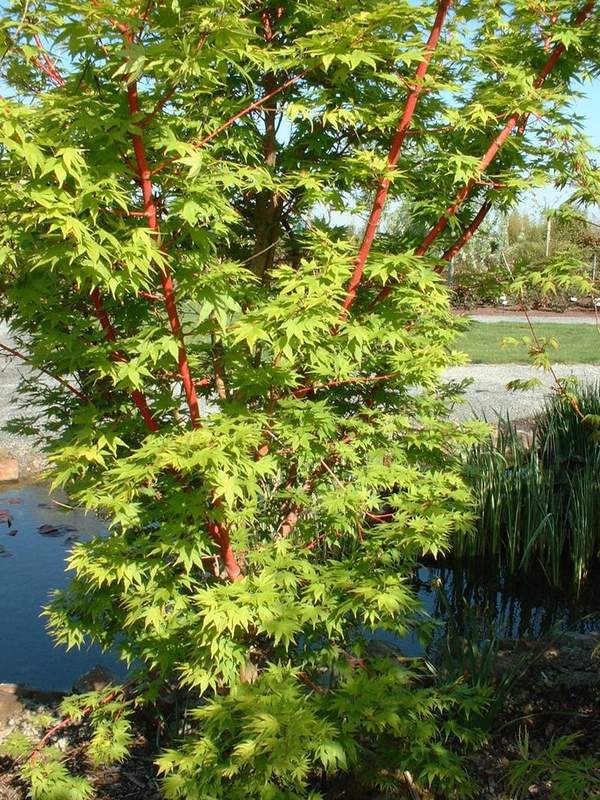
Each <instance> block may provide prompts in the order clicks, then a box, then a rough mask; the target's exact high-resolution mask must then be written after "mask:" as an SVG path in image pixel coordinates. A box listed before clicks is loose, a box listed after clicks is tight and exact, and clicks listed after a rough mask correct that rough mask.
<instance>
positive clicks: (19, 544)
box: [0, 484, 123, 690]
mask: <svg viewBox="0 0 600 800" xmlns="http://www.w3.org/2000/svg"><path fill="white" fill-rule="evenodd" d="M0 510H1V511H2V512H8V513H9V514H10V516H11V517H12V521H11V526H10V527H9V526H8V525H7V523H6V522H5V521H3V520H2V518H3V517H5V516H6V515H5V514H2V513H1V512H0V683H21V684H26V685H28V686H33V687H35V688H37V689H56V690H67V689H70V688H71V686H72V684H73V682H74V681H75V680H76V679H77V678H78V677H79V676H80V675H81V674H82V673H83V672H86V671H87V670H89V669H90V668H91V667H93V666H95V665H96V664H102V665H103V666H105V667H107V668H108V669H112V670H113V671H115V672H117V671H118V672H123V665H122V664H121V662H119V661H118V660H117V659H116V658H114V657H112V656H111V655H106V654H103V653H102V652H101V651H100V650H99V649H98V648H95V647H90V648H88V649H82V650H79V651H77V650H72V651H70V652H68V653H66V652H65V650H64V649H63V648H60V647H55V646H54V644H53V642H52V640H51V639H50V637H49V636H48V633H47V631H46V629H45V623H44V620H43V619H42V618H40V612H41V610H42V608H43V607H44V606H45V605H46V603H47V601H48V595H49V592H51V591H52V590H53V589H57V588H60V587H61V586H64V585H65V583H66V582H67V581H68V576H67V575H66V574H65V558H66V556H67V555H68V552H69V549H70V548H71V547H72V545H73V540H74V537H78V539H80V540H82V541H85V540H86V539H89V538H91V537H93V536H96V535H99V534H103V533H104V532H105V528H104V526H103V524H102V522H101V521H100V520H98V519H97V518H95V517H93V516H91V515H85V514H84V513H82V512H81V511H77V510H75V511H69V512H68V513H65V512H64V511H62V510H61V509H60V507H59V506H58V505H56V504H55V503H53V502H52V501H51V499H50V498H49V496H48V491H47V488H46V487H45V486H43V485H41V484H32V485H26V486H14V487H13V486H10V485H9V486H7V487H2V488H1V489H0ZM41 526H46V527H45V528H42V531H46V533H45V534H44V533H40V532H39V528H40V527H41Z"/></svg>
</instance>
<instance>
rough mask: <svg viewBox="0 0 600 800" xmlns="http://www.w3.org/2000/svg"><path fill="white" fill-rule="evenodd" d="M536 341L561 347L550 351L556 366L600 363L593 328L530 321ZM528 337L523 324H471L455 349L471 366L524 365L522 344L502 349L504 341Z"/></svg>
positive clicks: (597, 335) (597, 336)
mask: <svg viewBox="0 0 600 800" xmlns="http://www.w3.org/2000/svg"><path fill="white" fill-rule="evenodd" d="M533 326H534V329H535V332H536V334H537V336H538V337H539V338H544V337H546V338H549V337H551V338H553V339H556V340H557V342H558V343H559V345H560V347H559V349H558V350H550V351H549V352H550V357H551V359H552V361H553V362H554V363H557V364H600V332H599V331H598V330H597V328H596V326H595V325H569V324H565V325H562V324H558V325H557V324H552V323H551V322H540V323H538V322H536V321H535V320H534V321H533ZM522 336H529V337H531V331H530V329H529V326H528V325H527V324H526V323H520V322H493V323H487V322H472V323H471V327H470V328H469V330H467V331H466V332H465V333H464V334H462V335H461V336H460V338H459V339H457V340H456V343H455V348H456V349H457V350H462V351H463V352H465V353H467V354H468V355H469V356H470V358H471V361H472V362H473V363H474V364H527V363H529V358H528V354H527V347H526V346H525V345H518V346H514V345H510V346H508V347H503V346H502V341H503V339H505V338H507V337H512V338H515V339H519V338H521V337H522Z"/></svg>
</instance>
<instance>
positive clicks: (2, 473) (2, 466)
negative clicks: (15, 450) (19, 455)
mask: <svg viewBox="0 0 600 800" xmlns="http://www.w3.org/2000/svg"><path fill="white" fill-rule="evenodd" d="M18 480H19V462H18V461H17V459H16V458H11V457H10V456H8V457H0V482H2V481H18Z"/></svg>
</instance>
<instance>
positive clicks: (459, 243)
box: [436, 199, 492, 272]
mask: <svg viewBox="0 0 600 800" xmlns="http://www.w3.org/2000/svg"><path fill="white" fill-rule="evenodd" d="M491 208H492V201H491V200H489V199H488V200H486V201H485V203H483V205H482V206H481V208H480V209H479V211H478V212H477V214H476V215H475V217H474V218H473V221H472V222H471V224H470V225H467V227H466V228H465V229H464V231H463V232H462V233H461V235H460V236H459V237H458V239H457V240H456V241H455V242H454V244H453V245H452V246H451V247H449V248H448V249H447V250H446V252H445V253H444V255H443V256H442V261H448V262H450V261H452V259H453V258H454V256H455V255H456V254H457V253H459V252H460V251H461V250H462V249H463V247H464V246H465V245H466V243H467V242H469V241H470V240H471V239H472V238H473V236H474V235H475V233H476V232H477V230H478V228H479V226H480V225H481V223H482V222H483V220H484V219H485V218H486V217H487V215H488V214H489V212H490V210H491ZM441 270H442V267H441V266H440V267H439V268H437V270H436V271H438V272H440V271H441Z"/></svg>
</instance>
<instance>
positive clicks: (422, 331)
mask: <svg viewBox="0 0 600 800" xmlns="http://www.w3.org/2000/svg"><path fill="white" fill-rule="evenodd" d="M2 29H3V33H4V36H5V39H6V42H7V45H6V52H5V54H4V57H3V61H2V71H3V80H4V83H5V91H4V96H3V99H2V101H1V105H0V109H1V110H0V121H1V126H2V132H1V133H2V139H1V144H0V159H1V164H2V173H1V175H0V181H1V199H0V237H1V241H0V248H1V250H0V252H1V253H2V267H1V283H2V301H1V303H2V313H3V315H4V316H5V317H6V318H7V319H9V320H10V323H11V327H12V331H13V333H14V335H15V337H16V339H17V345H16V347H17V348H18V350H19V352H21V353H22V354H23V355H25V356H26V357H27V358H28V359H30V361H31V363H32V364H33V365H34V366H35V367H36V368H37V369H38V370H39V372H40V373H41V377H40V378H39V379H36V380H30V381H26V382H25V384H24V386H23V392H24V393H25V396H26V398H27V399H26V403H27V405H28V406H29V407H30V408H31V409H33V410H34V412H33V420H34V421H33V422H29V423H27V424H29V425H31V424H33V425H34V426H35V425H37V427H38V430H39V433H40V436H42V437H45V438H46V439H47V440H48V441H49V446H50V453H51V460H52V465H53V466H52V473H53V477H54V483H55V485H56V486H62V487H64V488H66V489H67V491H68V492H69V493H70V494H71V496H72V497H73V498H74V499H75V500H76V501H77V502H78V503H80V504H82V505H83V506H85V507H86V508H88V509H91V510H93V511H96V512H98V513H101V514H103V515H105V517H106V518H107V520H109V521H110V535H109V536H108V537H106V538H99V539H95V540H93V541H91V542H89V543H85V544H84V543H81V544H78V545H76V546H75V548H74V549H73V552H72V555H71V557H70V566H71V568H72V569H73V570H74V578H73V580H72V581H71V583H70V585H69V587H68V589H66V590H65V591H63V592H60V593H58V594H57V596H56V597H55V599H54V602H53V604H52V606H51V608H50V610H49V619H50V626H51V629H52V631H53V633H54V635H55V637H56V638H57V640H58V641H59V642H62V643H64V644H66V645H69V646H73V645H80V644H81V643H82V642H83V641H84V639H88V640H89V639H91V640H93V641H95V642H98V643H100V644H101V645H102V646H104V647H106V648H109V647H114V646H115V645H116V646H118V648H119V649H120V651H121V653H122V654H123V657H124V658H125V659H126V660H128V661H129V662H130V663H135V664H136V668H137V669H138V670H139V671H140V674H141V676H142V677H141V678H140V682H139V686H140V692H141V693H142V697H145V698H146V699H147V700H148V701H149V702H150V701H151V700H152V699H153V698H155V697H156V696H157V695H158V694H159V693H160V691H161V687H163V686H164V685H165V684H167V683H169V684H170V685H171V686H172V687H173V686H175V687H176V688H177V690H178V691H180V692H184V691H185V692H187V693H188V695H189V696H188V701H187V702H188V703H189V706H190V708H192V710H191V712H190V715H189V719H188V722H187V723H186V725H187V727H186V731H187V735H186V737H185V739H184V740H183V741H182V742H181V743H179V744H177V743H175V744H173V745H172V747H171V749H169V750H168V751H166V752H165V753H164V754H163V755H162V756H161V758H160V760H159V766H160V770H161V772H162V774H163V778H164V779H163V791H164V794H165V797H167V798H190V799H191V800H193V798H198V800H200V798H207V797H215V798H217V797H222V798H225V797H226V798H229V799H233V800H234V799H235V798H250V797H256V798H259V797H260V798H301V797H307V796H309V795H310V796H311V797H314V798H316V797H318V796H320V795H319V794H318V792H317V791H316V788H315V787H316V786H317V782H315V781H316V779H317V777H319V780H321V781H322V782H323V781H325V780H326V778H327V776H332V775H334V774H336V773H340V772H349V773H354V777H353V778H352V780H353V781H355V782H360V783H361V784H364V785H365V786H367V785H377V786H379V787H382V788H386V789H393V788H394V787H395V786H397V785H399V784H401V783H402V781H403V780H404V778H403V774H404V771H405V770H410V771H411V772H412V774H413V775H414V776H415V779H416V780H418V781H421V782H423V783H429V784H435V785H443V786H445V787H446V790H447V791H448V792H450V791H451V790H452V789H453V787H455V786H460V785H461V782H462V781H464V776H463V775H462V773H461V771H460V768H459V766H458V762H457V759H456V757H455V756H454V755H453V753H452V752H451V748H450V746H449V744H448V742H449V740H450V739H452V738H454V739H455V738H456V737H458V738H459V739H461V740H462V741H463V742H464V743H467V744H468V743H469V742H470V741H472V740H474V739H475V738H476V733H475V732H474V731H472V730H470V726H469V724H468V723H466V722H465V718H466V717H468V712H469V710H470V709H472V707H473V706H476V705H477V703H478V702H481V701H480V700H477V699H476V698H473V697H472V696H470V695H469V693H468V692H467V691H466V690H465V689H463V688H460V687H457V686H450V687H437V688H431V687H429V688H427V686H426V685H425V684H423V683H420V682H419V681H418V676H416V675H415V674H413V673H412V672H411V671H410V670H408V669H407V668H405V667H404V666H402V664H401V663H400V662H398V661H397V660H395V658H394V657H393V655H391V654H388V655H387V656H386V655H385V652H384V651H382V649H381V647H376V646H375V644H374V642H376V641H377V638H378V637H381V636H383V637H384V638H386V637H387V640H388V641H397V639H398V637H402V636H403V635H404V634H406V633H407V632H409V631H411V630H413V629H415V628H417V629H418V628H420V627H421V626H423V625H424V624H425V619H424V616H423V614H422V612H421V610H420V606H419V603H418V602H417V599H416V597H415V594H414V591H413V589H412V588H411V585H410V577H411V575H412V573H413V571H414V569H415V565H416V563H417V559H419V558H420V557H422V556H425V555H428V554H432V555H434V556H435V555H436V554H438V553H439V552H441V551H446V550H448V548H449V547H450V545H451V542H452V539H453V537H455V536H460V535H463V534H465V532H466V531H467V530H468V529H469V526H470V521H471V511H470V499H469V494H468V491H467V490H466V488H465V485H464V484H463V481H462V478H461V468H460V451H461V448H462V447H464V446H465V445H469V444H471V443H473V442H474V441H475V440H476V439H477V437H478V435H479V432H480V429H479V427H478V426H477V425H476V424H470V425H463V426H457V425H456V424H453V423H452V422H450V421H448V405H449V402H450V401H451V400H452V397H453V392H452V388H451V387H448V386H445V385H444V384H443V383H442V382H441V379H440V372H441V370H442V368H443V367H445V366H447V365H449V364H451V363H456V362H457V360H458V359H459V358H460V356H459V355H457V354H456V353H453V351H452V341H453V338H454V335H455V332H456V330H457V329H458V328H459V325H458V323H457V322H456V320H455V318H454V317H453V315H452V314H451V312H450V309H449V305H448V297H447V292H446V290H445V288H444V284H443V282H442V281H441V280H440V278H439V276H438V274H437V273H438V272H439V270H440V269H441V268H442V266H443V265H444V264H445V261H447V260H448V259H449V258H451V257H453V256H454V255H455V254H456V252H458V250H459V249H460V247H462V246H463V245H464V244H465V242H466V241H467V240H468V239H469V238H470V236H471V235H472V233H473V232H474V230H475V228H476V227H477V226H478V225H479V224H480V223H481V222H482V220H483V218H484V217H485V215H486V214H487V212H488V211H489V210H490V209H491V208H493V207H495V206H501V207H506V206H508V205H510V204H511V202H514V200H515V199H516V198H517V197H518V195H519V193H520V192H521V191H523V189H525V188H528V187H529V186H531V185H532V184H535V183H540V182H542V181H543V180H547V177H548V175H549V174H552V173H553V172H559V173H560V172H561V171H562V174H566V173H567V172H568V171H569V170H570V169H571V168H572V165H573V162H574V160H573V159H571V158H569V157H568V155H565V153H564V150H565V136H566V135H567V134H570V136H571V139H572V140H573V139H576V138H577V136H578V134H577V132H576V130H575V129H574V128H573V126H572V125H571V122H570V119H569V115H568V112H567V111H566V110H565V109H566V103H567V100H568V99H569V97H571V96H572V91H573V80H574V79H575V78H577V77H579V76H582V75H584V74H586V72H587V71H589V70H590V69H593V68H594V66H595V65H594V58H597V52H596V49H595V42H596V41H597V36H598V29H599V20H598V11H597V9H596V7H595V3H593V2H587V3H582V4H581V5H578V4H575V3H573V2H565V1H564V0H556V2H552V3H546V2H536V3H532V2H529V0H516V1H515V2H513V3H511V4H506V3H503V2H500V0H492V2H483V1H481V2H480V1H479V0H469V2H455V3H452V2H451V0H440V2H439V3H433V2H422V1H419V2H414V0H394V2H387V1H386V0H366V2H365V0H340V1H339V2H336V3H327V2H323V1H322V0H319V1H318V2H317V0H286V1H285V2H283V0H281V2H270V0H265V2H262V3H261V2H245V1H244V0H227V2H225V0H206V1H205V2H203V3H195V2H191V0H165V2H154V1H153V0H147V2H143V3H142V4H141V5H140V4H139V3H138V2H137V0H114V1H111V2H108V1H107V0H92V2H86V3H82V2H78V1H77V0H69V1H68V2H67V1H65V0H52V2H47V3H43V4H42V3H37V2H35V0H34V2H28V3H26V4H25V5H23V4H22V3H9V4H7V6H6V7H5V10H4V16H3V20H2ZM581 169H583V167H581ZM365 198H366V200H365ZM373 198H374V200H373ZM390 202H391V203H392V207H394V205H393V204H394V203H396V204H398V203H401V204H402V206H403V208H408V209H410V215H411V225H409V226H408V227H407V229H406V231H405V233H404V234H403V239H402V242H401V246H400V247H395V248H394V249H393V250H389V249H386V245H385V237H383V238H382V239H378V238H377V236H376V234H377V232H378V228H379V227H380V226H379V221H380V217H381V213H382V211H383V209H384V205H385V204H386V203H387V204H388V208H389V204H390ZM371 204H372V205H371ZM337 212H339V213H341V214H342V215H343V216H342V217H341V218H340V219H341V220H342V222H343V224H344V225H346V226H347V225H348V222H349V219H350V214H352V213H355V214H360V213H363V214H364V215H365V219H366V225H365V234H364V238H363V240H362V243H361V242H360V241H359V242H357V241H355V240H354V238H353V237H352V236H349V235H347V231H344V230H343V229H342V226H337V227H336V225H335V224H333V223H332V222H326V221H325V218H326V217H327V215H328V214H330V213H337ZM40 413H43V416H40ZM40 419H41V420H42V422H40V421H39V420H40ZM23 424H24V425H25V424H26V423H25V422H24V423H23ZM102 702H103V701H101V700H98V698H96V700H95V701H93V702H92V700H90V701H89V703H88V706H86V708H94V709H98V708H100V709H102V708H103V705H102ZM112 703H113V700H112V696H111V704H112ZM111 704H109V706H107V707H108V708H112V705H111ZM80 711H81V709H80ZM68 713H69V714H73V713H74V712H73V710H72V709H71V710H68ZM465 715H466V716H465ZM110 719H113V717H111V715H110V714H109V713H108V712H106V713H103V714H102V715H101V720H102V725H103V726H104V727H103V728H102V730H103V731H104V733H105V740H106V741H105V740H102V741H101V742H100V744H97V745H96V750H99V751H101V752H105V751H110V747H108V745H107V741H108V740H110V735H111V734H110V731H111V728H110V725H109V721H110ZM123 719H124V718H123V717H122V716H121V715H119V714H118V713H115V714H114V723H115V724H117V722H118V724H119V726H120V728H119V731H120V733H119V736H120V738H119V740H118V741H120V742H121V743H122V746H119V747H116V751H117V754H116V755H115V757H122V755H123V753H124V752H125V750H126V744H127V741H128V739H127V736H128V734H127V731H126V730H124V729H123V725H124V722H123ZM115 741H117V740H116V739H115ZM113 749H115V748H113ZM35 753H36V757H35V760H34V761H35V764H37V765H38V766H39V769H38V771H37V772H36V768H35V764H34V765H33V766H32V764H31V759H30V761H29V762H28V767H27V769H28V773H27V774H28V776H29V779H30V780H31V781H32V785H34V784H35V781H34V778H35V780H37V781H38V783H37V784H35V785H36V786H37V785H42V787H44V786H45V787H46V788H45V790H46V791H49V790H48V786H49V785H50V784H51V783H52V781H53V780H54V783H55V784H56V785H58V783H57V781H58V782H59V783H60V782H62V783H60V786H59V790H60V791H62V792H63V795H60V796H61V797H63V796H65V797H66V796H69V797H73V798H75V797H77V796H88V795H89V792H88V789H87V788H85V786H84V785H83V784H82V783H81V778H79V777H78V778H76V779H75V778H73V781H76V783H74V784H69V776H68V770H67V769H66V767H65V766H64V765H61V764H60V763H58V762H57V761H56V758H54V756H53V757H50V756H48V757H45V756H44V755H43V753H44V750H41V751H40V750H36V751H35ZM52 758H54V760H52ZM49 765H52V768H51V769H50V767H49ZM39 770H41V773H40V772H39ZM44 770H45V772H44ZM40 774H42V778H40ZM52 775H54V778H52ZM32 776H33V777H32ZM36 776H37V777H36ZM44 776H45V777H44ZM57 776H58V777H57ZM40 781H41V783H40ZM44 781H45V783H44ZM322 785H325V784H324V783H322ZM60 787H62V788H60ZM65 787H67V788H68V787H70V788H68V791H69V792H71V794H66V792H67V789H66V788H65ZM59 790H57V791H59ZM458 791H459V793H460V796H461V797H464V796H466V793H467V791H468V789H467V787H466V786H464V785H463V786H461V788H460V789H459V790H458ZM86 792H88V795H86V794H85V793H86ZM311 792H312V794H311ZM78 793H79V794H78ZM34 796H35V795H34ZM39 796H40V797H41V796H50V795H43V794H39ZM56 796H57V797H58V796H59V793H58V794H56Z"/></svg>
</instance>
